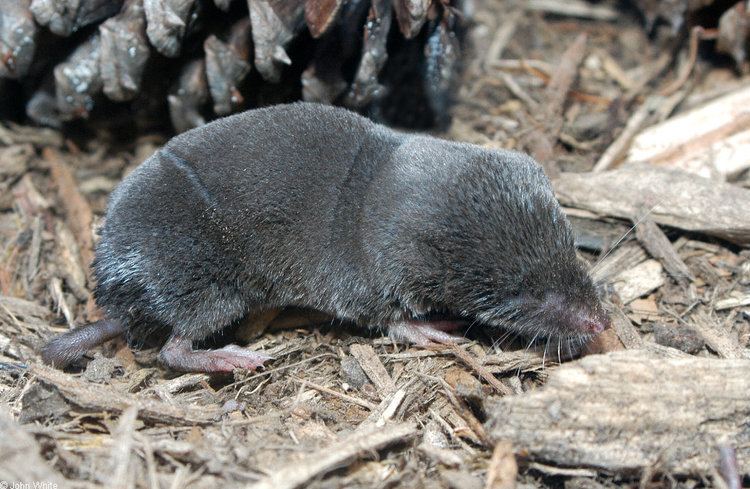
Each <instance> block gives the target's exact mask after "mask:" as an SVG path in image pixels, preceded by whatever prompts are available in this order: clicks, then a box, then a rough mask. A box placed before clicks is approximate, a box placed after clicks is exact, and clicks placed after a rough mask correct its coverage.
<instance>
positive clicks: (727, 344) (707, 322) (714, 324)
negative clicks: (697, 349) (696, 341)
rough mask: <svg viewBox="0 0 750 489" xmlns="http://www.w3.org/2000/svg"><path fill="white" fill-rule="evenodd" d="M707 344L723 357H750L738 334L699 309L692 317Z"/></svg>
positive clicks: (695, 326)
mask: <svg viewBox="0 0 750 489" xmlns="http://www.w3.org/2000/svg"><path fill="white" fill-rule="evenodd" d="M691 319H692V320H691V324H692V326H693V327H694V328H695V329H697V330H698V332H699V333H700V334H701V336H702V337H703V340H704V341H705V342H706V345H707V346H708V347H709V348H710V349H711V350H713V351H715V352H716V353H717V354H718V355H719V356H720V357H722V358H750V351H748V350H745V349H744V348H742V347H741V346H740V344H739V342H738V341H737V336H736V335H734V334H732V332H731V330H729V329H728V328H727V326H726V325H724V324H721V322H720V321H719V320H718V319H717V318H716V317H713V316H711V315H709V314H707V313H705V312H702V311H699V312H697V313H696V314H695V315H693V317H692V318H691Z"/></svg>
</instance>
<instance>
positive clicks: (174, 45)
mask: <svg viewBox="0 0 750 489" xmlns="http://www.w3.org/2000/svg"><path fill="white" fill-rule="evenodd" d="M143 8H144V10H145V12H146V34H147V35H148V39H149V41H151V44H152V45H153V46H154V47H155V48H156V50H157V51H159V52H160V53H161V54H163V55H164V56H167V57H170V58H174V57H177V56H178V55H179V54H180V51H181V50H182V41H183V39H184V37H185V35H186V34H187V32H188V29H189V27H190V23H191V22H190V21H191V15H192V14H193V13H194V10H195V8H196V3H195V0H144V1H143Z"/></svg>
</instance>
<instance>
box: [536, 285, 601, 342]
mask: <svg viewBox="0 0 750 489" xmlns="http://www.w3.org/2000/svg"><path fill="white" fill-rule="evenodd" d="M540 309H541V312H542V314H543V315H544V316H546V319H547V323H548V324H550V325H551V326H552V327H553V328H557V329H558V331H554V332H553V335H554V336H593V335H597V334H599V333H601V332H602V331H604V330H605V329H606V328H608V327H609V325H610V319H609V316H608V315H607V313H606V312H605V311H604V310H603V309H602V307H601V305H600V304H599V303H598V302H596V303H594V304H580V303H577V302H574V301H570V300H569V299H567V298H566V297H564V296H562V295H560V294H548V295H547V296H546V297H545V299H544V300H543V301H542V303H541V305H540Z"/></svg>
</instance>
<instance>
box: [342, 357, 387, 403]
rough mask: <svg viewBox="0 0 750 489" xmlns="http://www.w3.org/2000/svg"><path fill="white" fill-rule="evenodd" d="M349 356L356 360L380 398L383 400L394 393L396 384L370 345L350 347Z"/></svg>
mask: <svg viewBox="0 0 750 489" xmlns="http://www.w3.org/2000/svg"><path fill="white" fill-rule="evenodd" d="M350 351H351V354H352V356H353V357H354V358H356V359H357V361H358V362H359V365H360V366H361V367H362V370H364V371H365V373H366V374H367V376H368V377H369V378H370V380H371V381H372V383H373V384H374V385H375V387H376V388H377V389H378V392H379V393H380V398H381V399H384V398H386V397H388V396H389V395H391V394H393V393H394V392H396V384H395V383H394V382H393V379H391V376H390V375H389V374H388V371H387V370H386V369H385V366H383V363H382V362H381V361H380V358H378V355H377V353H375V350H374V349H373V348H372V347H371V346H370V345H352V346H351V348H350Z"/></svg>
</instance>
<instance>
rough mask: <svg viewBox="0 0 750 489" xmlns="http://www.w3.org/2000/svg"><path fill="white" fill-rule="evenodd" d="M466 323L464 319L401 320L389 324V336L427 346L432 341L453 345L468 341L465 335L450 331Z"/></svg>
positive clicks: (404, 341)
mask: <svg viewBox="0 0 750 489" xmlns="http://www.w3.org/2000/svg"><path fill="white" fill-rule="evenodd" d="M465 325H466V323H465V322H464V321H415V320H408V321H400V322H397V323H393V324H391V325H390V326H388V336H390V337H391V338H392V339H394V340H396V341H399V342H403V343H413V344H415V345H417V346H427V345H429V344H430V343H444V344H449V345H452V344H456V343H461V342H464V341H466V338H464V337H463V336H459V335H455V334H451V333H450V332H451V331H455V330H457V329H459V328H461V327H462V326H465Z"/></svg>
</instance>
